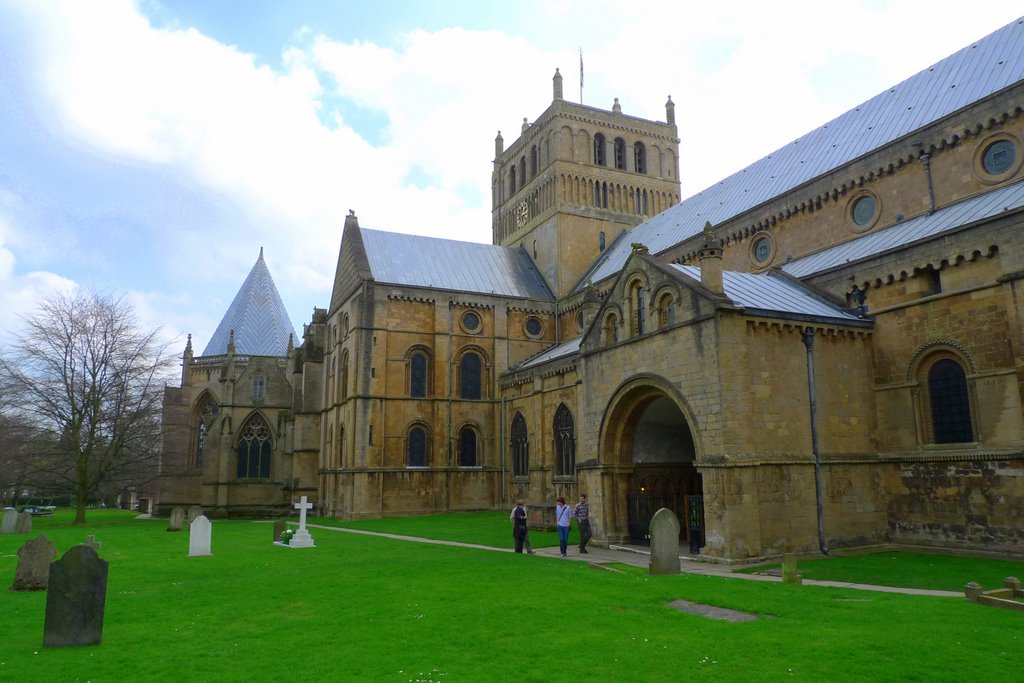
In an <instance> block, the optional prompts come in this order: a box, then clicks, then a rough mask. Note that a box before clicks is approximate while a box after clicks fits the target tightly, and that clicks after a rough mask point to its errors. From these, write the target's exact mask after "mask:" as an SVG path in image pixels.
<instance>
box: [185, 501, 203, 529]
mask: <svg viewBox="0 0 1024 683" xmlns="http://www.w3.org/2000/svg"><path fill="white" fill-rule="evenodd" d="M201 514H203V508H201V507H199V506H198V505H193V506H192V507H190V508H189V509H188V523H189V524H190V525H191V524H192V522H194V521H196V519H197V518H198V517H199V516H200V515H201Z"/></svg>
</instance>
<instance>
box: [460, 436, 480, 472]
mask: <svg viewBox="0 0 1024 683" xmlns="http://www.w3.org/2000/svg"><path fill="white" fill-rule="evenodd" d="M476 465H477V435H476V431H475V430H474V429H473V428H472V427H463V428H462V429H461V430H460V431H459V467H476Z"/></svg>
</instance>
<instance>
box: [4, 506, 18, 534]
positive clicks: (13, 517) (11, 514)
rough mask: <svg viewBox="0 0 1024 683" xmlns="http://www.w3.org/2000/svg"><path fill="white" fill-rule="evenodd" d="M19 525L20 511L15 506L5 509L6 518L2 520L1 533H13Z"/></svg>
mask: <svg viewBox="0 0 1024 683" xmlns="http://www.w3.org/2000/svg"><path fill="white" fill-rule="evenodd" d="M17 526H18V511H17V510H15V509H14V508H10V509H9V510H4V519H3V521H2V522H0V534H13V533H14V530H15V528H17Z"/></svg>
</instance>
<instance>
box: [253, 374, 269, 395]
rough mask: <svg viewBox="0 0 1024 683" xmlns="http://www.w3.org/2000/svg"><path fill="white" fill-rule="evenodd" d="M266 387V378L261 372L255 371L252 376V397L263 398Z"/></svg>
mask: <svg viewBox="0 0 1024 683" xmlns="http://www.w3.org/2000/svg"><path fill="white" fill-rule="evenodd" d="M266 389H267V380H266V378H265V377H264V376H263V373H262V372H257V373H256V375H255V376H254V377H253V378H252V397H253V398H263V396H264V394H265V393H266Z"/></svg>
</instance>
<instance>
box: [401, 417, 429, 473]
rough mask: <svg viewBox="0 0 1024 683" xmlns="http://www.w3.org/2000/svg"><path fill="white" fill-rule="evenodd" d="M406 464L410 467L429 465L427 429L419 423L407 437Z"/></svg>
mask: <svg viewBox="0 0 1024 683" xmlns="http://www.w3.org/2000/svg"><path fill="white" fill-rule="evenodd" d="M405 462H406V464H407V465H408V466H409V467H426V466H427V430H426V429H424V428H423V427H421V426H419V425H417V426H415V427H413V428H412V429H410V430H409V434H408V436H407V437H406V459H405Z"/></svg>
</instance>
